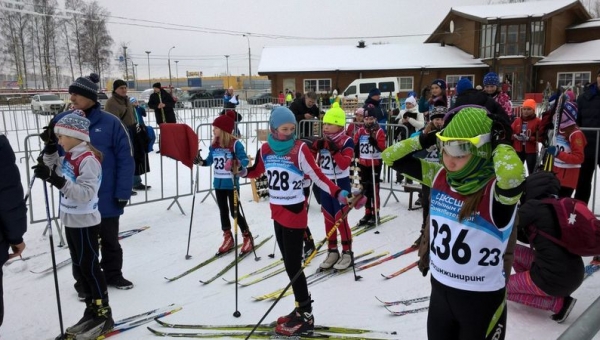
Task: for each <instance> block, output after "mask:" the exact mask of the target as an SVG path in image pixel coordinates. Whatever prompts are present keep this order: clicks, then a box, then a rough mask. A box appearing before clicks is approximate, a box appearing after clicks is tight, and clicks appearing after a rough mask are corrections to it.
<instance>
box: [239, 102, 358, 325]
mask: <svg viewBox="0 0 600 340" xmlns="http://www.w3.org/2000/svg"><path fill="white" fill-rule="evenodd" d="M269 126H270V130H271V133H270V134H269V136H268V140H267V143H265V144H263V145H262V146H261V148H260V149H259V150H258V153H257V155H256V163H255V164H254V165H253V166H251V167H249V168H247V169H243V170H242V171H241V172H240V176H242V177H249V178H256V177H258V176H260V175H261V174H263V173H265V172H266V173H267V176H268V177H269V183H270V184H271V185H270V186H269V196H270V201H269V205H270V207H271V218H272V219H273V221H274V222H273V223H274V227H275V236H276V238H277V244H278V245H279V250H280V251H281V254H282V256H283V263H284V265H285V270H286V272H287V274H288V277H289V278H290V280H291V279H292V278H293V277H294V276H295V275H296V274H297V273H298V271H300V270H301V269H302V239H303V236H304V229H305V228H306V225H307V224H308V213H307V212H306V201H305V198H304V194H303V192H302V191H303V190H302V181H303V179H304V174H307V175H309V176H310V178H311V179H312V180H313V181H314V184H315V185H317V186H318V187H319V188H320V189H321V190H322V191H323V192H325V193H327V194H328V195H331V196H334V197H337V199H338V201H339V202H340V203H341V204H346V203H347V197H348V196H349V193H348V192H347V191H345V190H341V189H340V188H338V187H337V186H336V185H335V184H333V183H332V182H331V181H330V180H329V179H327V177H326V176H325V175H323V173H322V172H321V170H319V168H318V166H317V164H316V163H315V160H314V158H313V157H312V154H311V152H310V150H309V148H308V146H307V145H306V144H305V143H304V142H301V141H298V140H296V137H295V131H296V118H295V117H294V114H293V113H292V111H290V110H289V109H288V108H286V107H277V108H275V109H274V110H273V111H272V113H271V118H270V120H269ZM292 289H293V291H294V297H295V299H296V308H294V310H293V311H292V312H291V313H290V314H288V315H285V316H282V317H279V318H278V319H277V326H276V327H275V332H277V333H278V334H281V335H286V336H298V335H302V334H310V333H312V332H313V331H314V317H313V314H312V300H311V297H310V294H309V293H308V285H307V283H306V276H305V275H304V273H301V274H300V275H299V276H298V278H297V279H296V280H295V281H294V282H293V284H292Z"/></svg>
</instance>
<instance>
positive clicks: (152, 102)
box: [148, 89, 177, 124]
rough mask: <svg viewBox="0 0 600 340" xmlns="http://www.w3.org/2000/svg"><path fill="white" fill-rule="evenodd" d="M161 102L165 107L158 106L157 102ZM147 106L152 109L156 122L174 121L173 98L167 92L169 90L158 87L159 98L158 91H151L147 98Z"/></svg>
mask: <svg viewBox="0 0 600 340" xmlns="http://www.w3.org/2000/svg"><path fill="white" fill-rule="evenodd" d="M160 103H163V104H165V107H164V108H162V109H159V108H158V104H160ZM148 107H149V108H151V109H153V110H154V114H155V115H156V123H157V124H160V123H176V122H177V120H176V119H175V110H174V108H175V100H174V99H173V97H172V96H171V95H170V94H169V92H167V91H165V90H163V89H160V98H159V96H158V93H154V92H153V93H152V94H151V95H150V98H149V99H148Z"/></svg>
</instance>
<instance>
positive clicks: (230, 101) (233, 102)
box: [223, 92, 239, 109]
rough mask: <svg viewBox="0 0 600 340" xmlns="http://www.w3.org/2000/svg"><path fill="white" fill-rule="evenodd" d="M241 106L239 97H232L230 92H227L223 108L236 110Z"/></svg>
mask: <svg viewBox="0 0 600 340" xmlns="http://www.w3.org/2000/svg"><path fill="white" fill-rule="evenodd" d="M238 104H239V102H238V97H237V96H232V95H230V94H229V92H225V95H224V96H223V107H224V108H226V109H235V107H236V106H237V105H238Z"/></svg>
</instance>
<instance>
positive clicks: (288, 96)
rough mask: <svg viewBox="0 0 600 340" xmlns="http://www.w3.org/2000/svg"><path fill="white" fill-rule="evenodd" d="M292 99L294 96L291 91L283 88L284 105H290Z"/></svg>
mask: <svg viewBox="0 0 600 340" xmlns="http://www.w3.org/2000/svg"><path fill="white" fill-rule="evenodd" d="M292 101H294V96H293V95H292V91H290V90H288V89H286V90H285V106H287V107H290V105H292Z"/></svg>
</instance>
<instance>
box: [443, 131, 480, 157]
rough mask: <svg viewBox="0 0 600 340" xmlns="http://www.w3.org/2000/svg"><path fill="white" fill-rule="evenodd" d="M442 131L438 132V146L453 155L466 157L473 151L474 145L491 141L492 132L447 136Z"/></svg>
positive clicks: (476, 146) (478, 145)
mask: <svg viewBox="0 0 600 340" xmlns="http://www.w3.org/2000/svg"><path fill="white" fill-rule="evenodd" d="M442 132H443V130H442V131H440V132H438V133H436V134H435V135H436V136H437V146H438V149H439V150H440V151H445V152H446V153H447V154H448V155H450V156H452V157H464V156H467V155H469V154H472V153H473V147H475V148H479V147H481V146H483V145H484V144H485V143H489V142H490V141H491V134H490V133H485V134H483V135H479V136H475V137H468V138H464V137H446V136H443V135H442Z"/></svg>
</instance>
